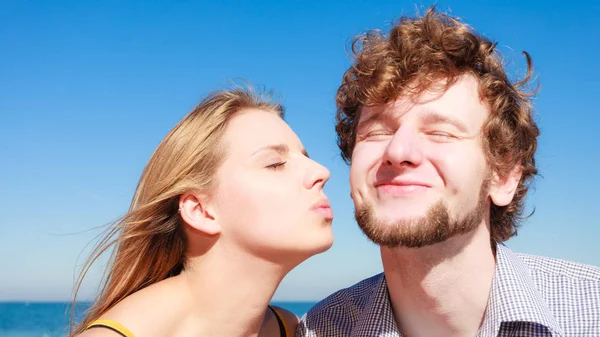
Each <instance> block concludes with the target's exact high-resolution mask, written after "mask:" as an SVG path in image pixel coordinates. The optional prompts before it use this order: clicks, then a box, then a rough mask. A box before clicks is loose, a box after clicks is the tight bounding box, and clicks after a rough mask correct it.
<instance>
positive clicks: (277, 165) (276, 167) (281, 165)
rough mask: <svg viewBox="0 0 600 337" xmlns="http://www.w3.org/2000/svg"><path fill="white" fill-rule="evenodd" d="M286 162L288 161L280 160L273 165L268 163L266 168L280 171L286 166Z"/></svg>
mask: <svg viewBox="0 0 600 337" xmlns="http://www.w3.org/2000/svg"><path fill="white" fill-rule="evenodd" d="M286 163H287V161H280V162H277V163H273V164H271V165H267V166H266V168H268V169H269V170H273V171H279V170H282V169H283V168H284V166H285V164H286Z"/></svg>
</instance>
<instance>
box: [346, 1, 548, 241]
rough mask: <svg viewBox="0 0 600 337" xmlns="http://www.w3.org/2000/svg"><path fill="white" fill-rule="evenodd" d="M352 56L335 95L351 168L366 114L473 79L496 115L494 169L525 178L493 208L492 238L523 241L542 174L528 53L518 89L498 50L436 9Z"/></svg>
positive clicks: (487, 128)
mask: <svg viewBox="0 0 600 337" xmlns="http://www.w3.org/2000/svg"><path fill="white" fill-rule="evenodd" d="M352 54H353V64H352V66H351V67H350V68H349V69H348V70H347V71H346V72H345V74H344V76H343V78H342V84H341V85H340V87H339V89H338V91H337V95H336V104H337V113H336V122H337V123H336V131H337V135H338V146H339V148H340V150H341V155H342V158H343V159H344V161H346V163H348V164H349V163H350V162H351V161H352V151H353V149H354V145H355V142H356V127H357V124H358V121H359V119H360V113H361V108H362V107H364V106H377V105H381V104H385V103H388V102H390V101H394V100H395V99H396V98H398V97H399V96H400V95H411V96H413V95H414V96H415V97H418V95H420V94H421V93H423V92H424V91H426V90H428V89H430V88H432V87H434V86H435V85H437V84H438V83H445V87H444V90H447V89H448V88H449V87H450V86H452V85H453V84H454V83H455V82H456V80H457V79H458V78H459V77H460V76H462V75H467V74H468V75H472V76H474V77H475V78H476V79H477V80H478V83H479V96H480V98H481V99H482V101H483V102H486V103H487V104H488V106H489V108H490V115H489V117H488V118H487V120H486V121H485V123H484V125H483V127H482V135H483V144H484V145H483V146H484V150H485V152H486V157H487V161H488V164H489V165H490V167H491V168H492V170H493V171H494V172H495V173H496V174H498V175H499V176H500V177H506V176H507V175H508V174H509V173H510V171H511V170H512V169H514V168H518V169H520V171H521V180H520V182H519V184H518V187H517V190H516V193H515V196H514V198H513V200H512V202H511V203H510V204H509V205H507V206H503V207H500V206H496V205H494V204H492V206H491V219H490V220H491V227H492V228H491V232H492V233H491V234H492V239H493V240H495V241H497V242H503V241H506V240H508V239H509V238H511V237H512V236H514V235H516V234H517V229H518V226H519V224H520V221H521V220H522V219H523V218H524V216H523V212H524V202H525V195H526V194H527V190H528V189H529V186H530V183H531V181H532V179H533V177H534V176H535V175H536V174H537V168H536V166H535V159H534V155H535V151H536V148H537V137H538V136H539V129H538V127H537V125H536V123H535V121H534V119H533V116H532V115H533V109H532V105H531V98H532V96H533V95H534V94H535V92H536V91H537V89H536V90H530V91H528V90H527V89H526V88H527V87H528V84H529V83H530V82H531V80H532V74H533V64H532V61H531V58H530V56H529V54H527V53H526V52H523V54H524V55H525V59H526V61H527V74H526V75H525V77H524V78H523V79H522V80H520V81H515V82H511V81H510V80H509V79H508V77H507V75H506V72H505V70H504V68H503V60H502V55H501V54H500V52H499V51H497V50H496V43H492V42H491V41H490V40H488V39H486V38H484V37H482V36H481V35H479V34H477V33H476V32H475V31H473V29H472V28H470V27H469V26H468V25H466V24H464V23H462V22H461V21H460V20H459V19H457V18H453V17H450V16H448V15H446V14H443V13H439V12H436V10H435V8H434V7H431V8H430V9H429V10H428V11H427V13H426V14H425V15H424V16H422V17H417V18H408V17H402V18H400V19H399V21H398V23H397V24H396V25H395V26H394V27H393V28H392V29H391V31H390V33H389V35H387V36H386V35H384V34H383V33H381V32H379V31H369V32H367V33H366V34H363V35H361V36H359V37H357V38H355V39H354V41H353V43H352ZM441 81H442V82H441Z"/></svg>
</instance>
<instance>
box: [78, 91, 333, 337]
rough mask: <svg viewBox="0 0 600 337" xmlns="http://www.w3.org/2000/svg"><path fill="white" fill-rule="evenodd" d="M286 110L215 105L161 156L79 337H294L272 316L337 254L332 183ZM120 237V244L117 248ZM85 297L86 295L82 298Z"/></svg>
mask: <svg viewBox="0 0 600 337" xmlns="http://www.w3.org/2000/svg"><path fill="white" fill-rule="evenodd" d="M282 117H283V108H282V107H281V106H280V105H278V104H272V103H269V102H268V101H265V100H262V99H261V98H259V97H256V96H254V95H253V94H252V93H251V92H249V91H247V90H242V89H235V90H231V91H223V92H218V93H216V94H213V95H211V96H209V97H208V98H206V99H204V100H203V101H202V102H201V103H200V105H199V106H198V107H196V108H195V109H194V110H193V111H192V112H191V113H190V114H189V115H187V116H186V117H185V118H184V119H183V120H182V121H181V122H179V124H178V125H177V126H175V128H174V129H173V130H171V132H169V134H168V135H167V136H166V137H165V139H163V141H162V142H161V143H160V144H159V146H158V148H157V149H156V151H155V152H154V154H153V155H152V157H151V158H150V161H149V162H148V164H147V166H146V168H145V169H144V172H143V173H142V176H141V178H140V181H139V184H138V187H137V190H136V192H135V195H134V198H133V201H132V204H131V207H130V209H129V212H128V213H127V214H126V215H125V216H124V217H123V218H122V219H121V220H119V221H118V222H116V223H115V225H114V226H112V227H111V228H110V230H109V232H108V233H107V236H106V237H105V238H104V240H103V241H101V242H100V245H99V247H98V248H97V249H96V250H95V251H94V253H93V254H92V256H91V258H90V260H89V261H88V263H87V264H86V265H85V266H84V269H83V272H82V275H81V276H80V278H79V280H78V283H77V287H76V292H75V294H77V290H78V289H79V286H80V285H81V281H82V279H83V277H84V276H85V273H86V272H87V270H88V269H89V267H90V265H91V264H92V263H93V262H94V261H95V260H96V259H97V258H98V256H99V255H100V254H101V253H103V252H104V251H106V250H107V248H109V247H110V246H111V245H112V244H116V247H115V248H116V249H115V250H114V251H113V258H112V260H111V263H112V264H111V266H110V268H109V269H108V275H107V278H106V281H105V283H104V287H103V288H102V291H101V292H100V294H99V296H98V298H97V300H96V302H95V304H94V305H93V306H92V307H91V308H90V310H89V311H88V313H87V316H86V317H85V318H84V320H83V321H82V322H81V323H80V324H79V325H78V326H76V327H75V328H74V329H72V332H71V336H81V337H95V336H107V337H109V336H128V337H129V336H134V335H135V336H138V337H151V336H157V337H158V336H160V337H165V336H240V337H241V336H243V337H247V336H258V337H264V336H292V335H293V332H294V330H295V326H296V324H297V322H298V318H297V317H296V316H295V315H294V314H292V313H290V312H287V311H285V310H283V309H280V308H272V307H270V306H268V304H269V301H270V300H271V297H272V296H273V294H274V292H275V290H276V288H277V286H278V285H279V283H280V281H281V280H282V279H283V277H284V276H285V275H286V274H287V273H288V272H289V271H290V270H291V269H293V268H294V267H295V266H297V265H298V264H299V263H301V262H302V261H304V260H306V259H307V258H309V257H310V256H312V255H315V254H317V253H321V252H323V251H325V250H327V249H328V248H329V247H330V246H331V244H332V242H333V236H332V231H331V226H330V225H331V221H332V219H333V213H332V212H331V209H330V207H329V202H328V200H327V197H326V196H325V194H324V193H323V185H324V184H325V182H326V181H327V180H328V178H329V171H327V169H326V168H324V167H323V166H321V165H319V164H317V163H316V162H314V161H313V160H311V159H309V158H308V155H307V153H306V151H305V150H304V148H303V147H302V143H301V142H300V140H299V139H298V137H297V136H296V134H295V133H294V132H293V131H292V130H291V129H290V127H289V126H288V125H287V124H286V123H285V122H284V121H283V119H282ZM113 237H116V238H115V239H113ZM75 297H76V295H75Z"/></svg>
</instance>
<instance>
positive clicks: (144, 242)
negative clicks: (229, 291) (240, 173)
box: [69, 88, 283, 336]
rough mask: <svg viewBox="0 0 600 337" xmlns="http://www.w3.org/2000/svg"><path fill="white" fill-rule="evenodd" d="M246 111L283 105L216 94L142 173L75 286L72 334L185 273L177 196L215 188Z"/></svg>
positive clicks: (248, 93) (247, 94)
mask: <svg viewBox="0 0 600 337" xmlns="http://www.w3.org/2000/svg"><path fill="white" fill-rule="evenodd" d="M247 108H255V109H261V110H267V111H273V112H275V113H277V114H278V115H279V116H281V117H283V107H282V106H281V105H279V104H276V103H271V101H270V99H268V98H266V97H265V95H256V94H255V93H254V92H253V91H252V90H249V89H242V88H235V89H232V90H228V91H219V92H215V93H212V94H211V95H209V96H208V97H206V98H205V99H204V100H202V102H201V103H200V104H199V105H198V106H197V107H196V108H195V109H194V110H192V111H191V112H190V113H189V114H188V115H187V116H186V117H185V118H183V119H182V120H181V121H180V122H179V123H178V124H177V125H176V126H175V127H174V128H173V129H172V130H171V131H170V132H169V133H168V134H167V136H166V137H165V138H164V139H163V140H162V141H161V143H160V144H159V145H158V147H157V148H156V150H155V151H154V153H153V154H152V156H151V157H150V160H149V162H148V164H147V165H146V167H145V168H144V171H143V173H142V176H141V177H140V181H139V183H138V185H137V188H136V191H135V194H134V196H133V200H132V202H131V206H130V208H129V211H128V212H127V213H126V214H125V215H124V216H123V217H121V218H120V219H119V220H117V221H115V222H114V223H112V224H111V225H110V226H109V227H108V228H107V229H106V231H105V232H104V233H103V234H102V237H101V239H100V241H99V242H98V244H97V246H96V247H95V248H94V249H93V251H92V253H91V255H90V257H89V258H88V259H87V260H86V262H85V263H84V265H83V267H82V270H81V273H80V274H79V277H78V278H77V280H76V282H75V287H74V294H73V303H72V304H73V305H72V309H71V324H70V334H69V336H76V335H78V334H80V333H81V332H83V331H84V330H85V328H86V327H87V326H88V325H89V324H90V323H91V322H93V321H94V320H96V319H98V318H99V317H100V316H101V315H102V314H104V313H105V312H106V311H107V310H109V309H110V308H112V307H113V306H115V305H116V304H117V303H118V302H119V301H121V300H122V299H124V298H125V297H127V296H129V295H131V294H132V293H134V292H136V291H138V290H140V289H142V288H144V287H147V286H149V285H151V284H153V283H156V282H159V281H161V280H164V279H166V278H168V277H170V276H174V275H177V274H179V273H180V272H181V270H182V269H183V268H184V264H185V251H186V240H185V236H184V235H183V232H182V230H181V223H180V218H179V216H178V211H177V210H178V203H179V196H180V195H182V194H184V193H186V192H189V191H192V190H201V191H211V190H212V189H213V188H214V187H215V185H216V183H217V182H215V180H214V176H215V172H216V170H217V168H218V167H219V165H220V163H221V162H222V160H223V158H224V153H225V151H224V150H225V149H224V146H223V144H222V142H221V139H222V136H223V134H224V132H225V128H226V126H227V123H228V121H229V120H230V119H231V118H232V117H233V116H235V115H236V114H237V113H239V112H240V111H241V110H243V109H247ZM113 245H116V247H115V249H114V250H113V251H112V254H111V260H110V264H109V267H108V268H107V270H106V272H105V276H104V279H103V281H102V283H101V287H100V292H99V293H98V295H97V297H96V299H95V300H94V304H93V305H92V306H91V307H90V308H89V309H88V311H87V313H86V315H85V317H84V319H83V320H82V321H81V322H80V323H79V324H75V323H74V310H75V305H76V300H77V294H78V292H79V289H80V288H81V284H82V282H83V280H84V278H85V276H86V274H87V272H88V271H89V269H90V267H91V266H92V265H93V264H94V262H96V261H97V260H98V258H99V257H100V256H101V255H102V254H103V253H105V252H106V251H107V250H109V249H110V248H111V247H112V246H113Z"/></svg>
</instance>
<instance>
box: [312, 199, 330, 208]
mask: <svg viewBox="0 0 600 337" xmlns="http://www.w3.org/2000/svg"><path fill="white" fill-rule="evenodd" d="M311 208H312V209H317V208H331V204H330V203H329V199H327V197H322V198H321V199H319V200H318V201H317V202H315V203H314V204H313V206H312V207H311Z"/></svg>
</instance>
